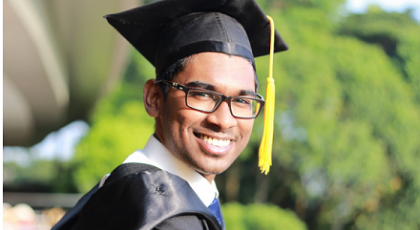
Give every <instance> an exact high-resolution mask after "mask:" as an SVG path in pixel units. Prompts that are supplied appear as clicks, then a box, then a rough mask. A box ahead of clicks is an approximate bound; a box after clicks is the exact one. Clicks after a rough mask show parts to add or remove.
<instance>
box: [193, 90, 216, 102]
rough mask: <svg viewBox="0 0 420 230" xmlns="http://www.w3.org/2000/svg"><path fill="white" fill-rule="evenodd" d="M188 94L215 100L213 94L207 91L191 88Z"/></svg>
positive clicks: (201, 98)
mask: <svg viewBox="0 0 420 230" xmlns="http://www.w3.org/2000/svg"><path fill="white" fill-rule="evenodd" d="M189 94H190V96H191V97H194V98H196V99H200V100H215V96H214V95H213V94H211V93H209V92H205V91H196V90H191V91H190V93H189Z"/></svg>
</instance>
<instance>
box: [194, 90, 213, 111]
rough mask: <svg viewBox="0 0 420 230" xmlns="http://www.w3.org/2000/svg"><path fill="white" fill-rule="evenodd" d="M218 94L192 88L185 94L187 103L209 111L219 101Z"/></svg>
mask: <svg viewBox="0 0 420 230" xmlns="http://www.w3.org/2000/svg"><path fill="white" fill-rule="evenodd" d="M220 98H221V97H220V96H219V95H216V94H213V93H211V92H209V91H205V90H197V89H192V90H190V91H189V92H188V95H187V104H188V105H189V106H190V107H193V108H195V109H198V110H202V111H207V112H210V111H212V110H213V109H214V107H215V106H216V104H217V103H218V102H219V101H220Z"/></svg>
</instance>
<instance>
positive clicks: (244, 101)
mask: <svg viewBox="0 0 420 230" xmlns="http://www.w3.org/2000/svg"><path fill="white" fill-rule="evenodd" d="M232 102H234V103H238V104H246V105H249V104H251V100H250V99H246V98H234V99H233V100H232Z"/></svg>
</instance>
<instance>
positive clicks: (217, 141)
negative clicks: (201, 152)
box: [199, 134, 231, 147]
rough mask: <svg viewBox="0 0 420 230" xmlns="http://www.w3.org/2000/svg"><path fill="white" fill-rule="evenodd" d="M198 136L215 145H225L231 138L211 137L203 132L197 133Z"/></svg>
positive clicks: (227, 144)
mask: <svg viewBox="0 0 420 230" xmlns="http://www.w3.org/2000/svg"><path fill="white" fill-rule="evenodd" d="M199 138H200V139H203V140H204V142H206V143H207V144H210V145H213V146H217V147H227V146H229V144H230V142H231V140H226V139H217V138H212V137H209V136H207V135H204V134H199Z"/></svg>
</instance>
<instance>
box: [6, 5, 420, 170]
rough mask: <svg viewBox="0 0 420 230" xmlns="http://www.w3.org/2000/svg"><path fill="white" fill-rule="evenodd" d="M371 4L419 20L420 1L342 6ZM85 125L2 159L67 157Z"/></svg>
mask: <svg viewBox="0 0 420 230" xmlns="http://www.w3.org/2000/svg"><path fill="white" fill-rule="evenodd" d="M371 4H377V5H379V6H380V7H381V8H382V9H383V10H384V11H387V12H399V13H402V12H405V11H406V10H407V9H409V8H414V9H415V10H414V12H413V17H414V18H415V19H416V20H417V21H418V22H420V0H347V2H346V4H345V7H346V9H347V10H348V11H349V12H351V13H364V12H366V10H367V8H368V6H369V5H371ZM88 130H89V127H88V125H87V124H86V123H85V122H82V121H76V122H73V123H71V124H69V125H67V126H65V127H63V128H62V129H60V130H59V131H57V132H53V133H51V134H49V135H48V136H47V137H45V139H44V140H43V141H42V142H40V143H38V144H36V145H34V146H33V147H31V148H29V149H28V148H22V147H3V161H6V162H7V161H15V162H19V163H20V164H22V165H29V164H30V162H31V161H32V160H36V159H45V160H48V159H58V160H64V161H65V160H69V159H71V158H72V157H73V154H74V148H75V146H76V145H77V144H78V142H79V140H80V139H81V138H82V137H83V136H85V135H86V134H87V132H88Z"/></svg>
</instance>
